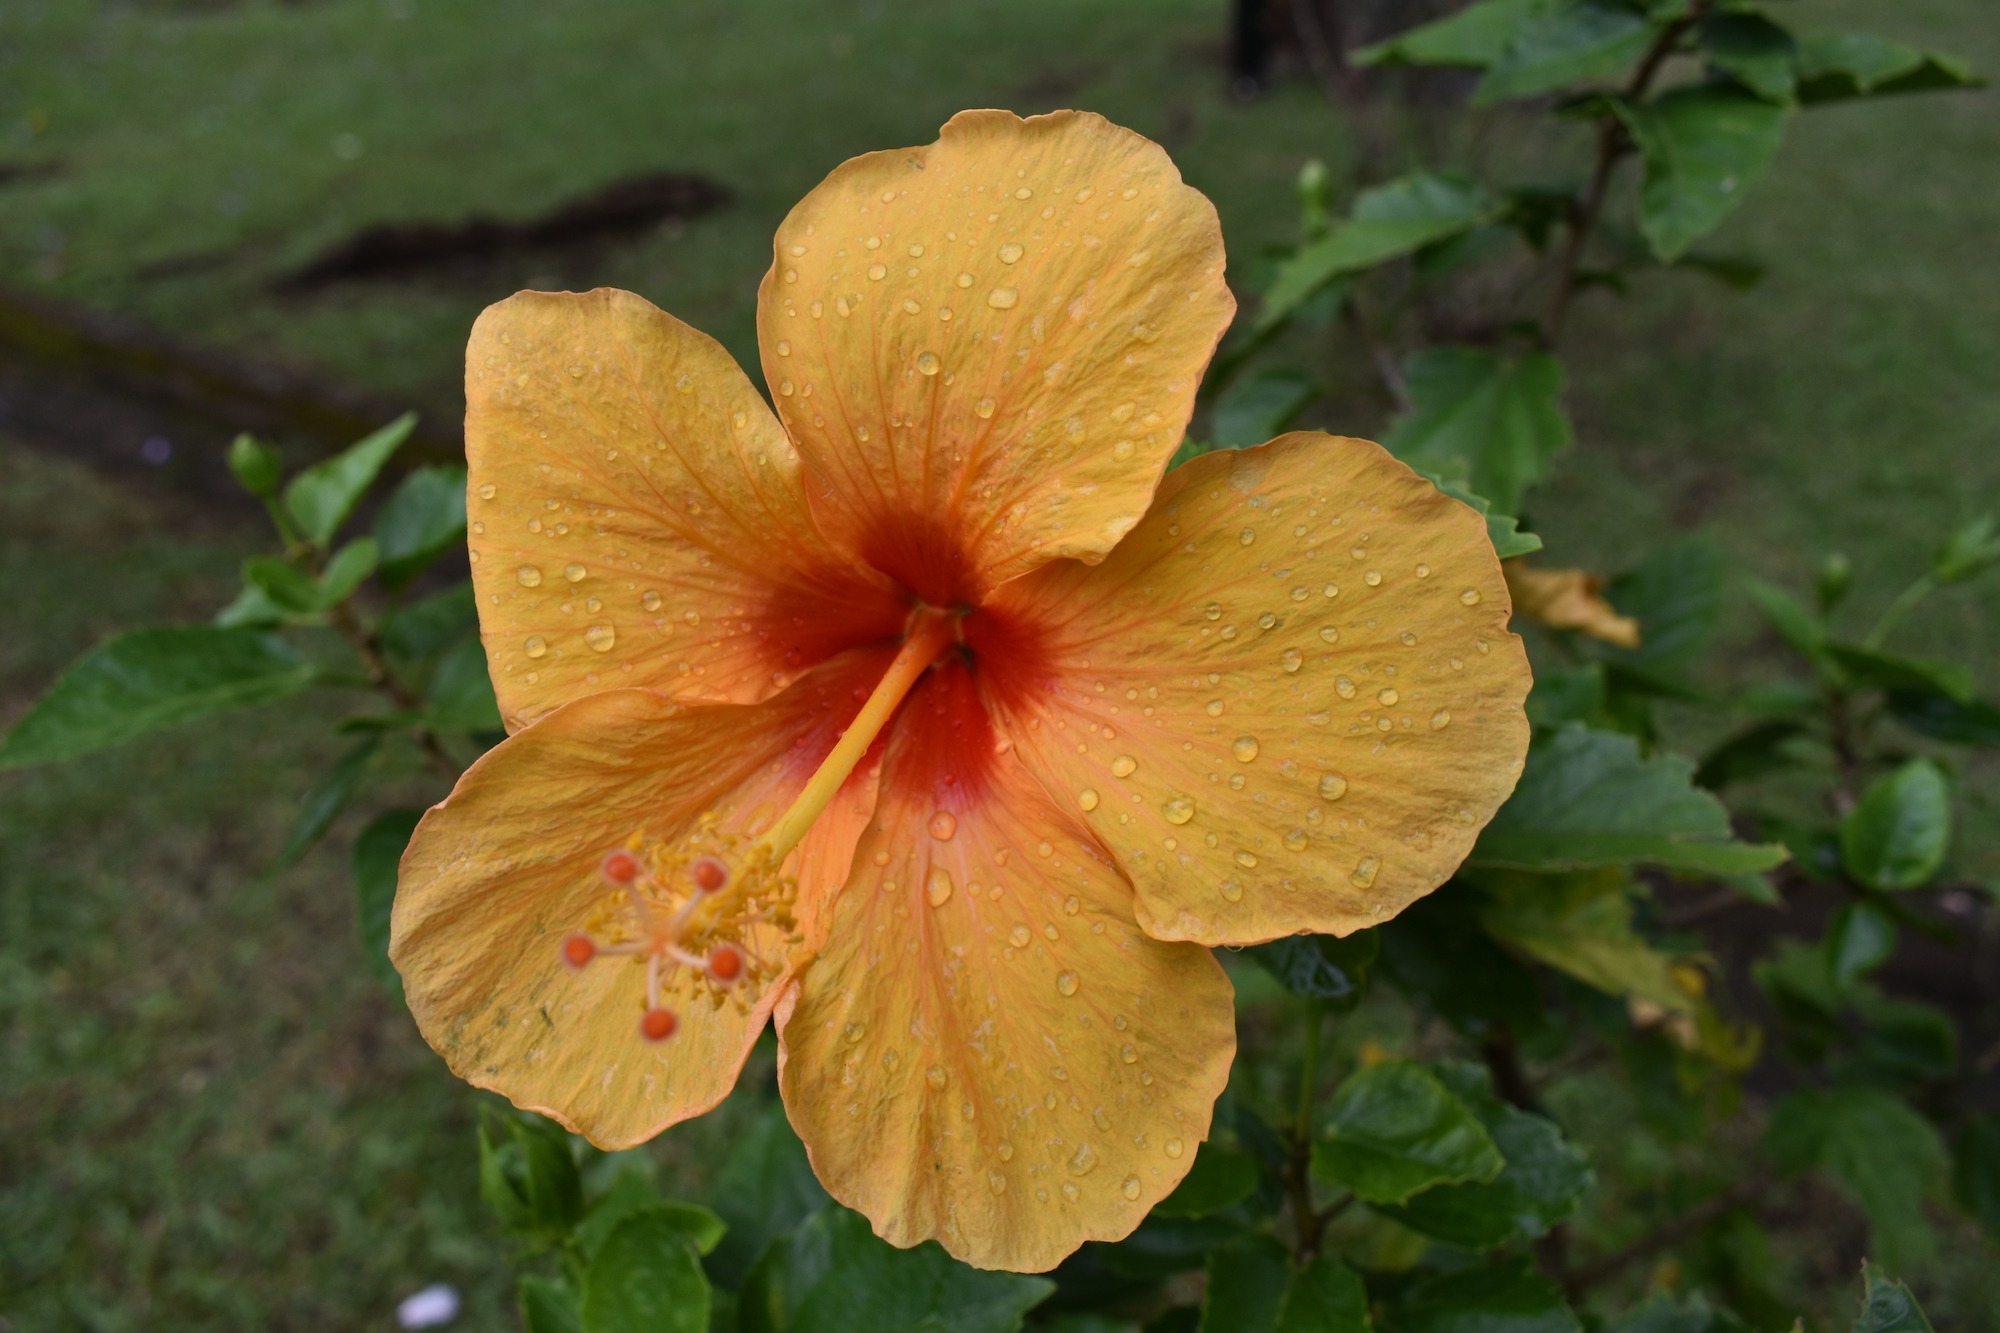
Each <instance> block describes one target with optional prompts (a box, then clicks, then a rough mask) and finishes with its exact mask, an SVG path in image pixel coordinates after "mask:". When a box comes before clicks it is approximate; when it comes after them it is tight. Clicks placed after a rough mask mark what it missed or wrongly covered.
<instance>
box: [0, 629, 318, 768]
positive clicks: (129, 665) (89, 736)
mask: <svg viewBox="0 0 2000 1333" xmlns="http://www.w3.org/2000/svg"><path fill="white" fill-rule="evenodd" d="M312 679H313V668H312V666H311V664H310V663H308V662H306V661H304V660H303V659H302V658H300V657H299V655H298V654H297V653H296V652H294V651H293V650H292V647H291V645H290V644H288V643H286V642H285V641H284V640H283V639H281V638H279V637H277V636H276V635H274V634H267V633H263V632H261V631H258V630H252V629H223V628H219V627H217V626H213V625H176V626H173V627H170V628H164V629H142V630H134V631H133V632H131V633H129V634H121V635H118V636H117V637H115V638H111V639H107V640H105V641H104V642H103V643H100V644H99V645H97V647H95V648H93V649H91V650H90V651H89V652H87V653H85V654H84V655H83V656H82V657H80V658H78V659H77V660H76V661H75V662H74V663H72V664H71V665H70V668H69V669H68V670H67V671H65V672H63V674H62V675H61V676H60V677H58V678H57V679H56V683H55V684H54V685H52V686H50V687H49V690H48V692H47V693H46V694H44V695H42V697H41V698H39V699H37V700H35V702H34V703H33V704H32V705H30V706H29V708H28V711H27V712H26V713H24V714H23V715H22V716H21V719H20V720H19V721H18V722H16V723H15V724H14V726H13V728H12V729H11V730H9V731H8V732H7V735H6V737H5V739H0V769H5V768H18V767H21V766H22V765H25V764H46V763H49V762H52V761H54V760H57V759H74V758H76V757H77V756H79V755H85V754H89V753H90V752H91V751H93V750H101V749H103V748H104V747H105V746H107V745H116V744H117V743H118V742H120V741H126V740H130V739H132V738H133V737H135V736H143V735H145V734H146V733H147V732H150V731H159V730H162V729H163V728H166V727H171V726H175V725H178V724H179V723H182V722H189V721H192V720H193V719H195V718H198V717H202V716H205V715H207V714H209V713H219V712H222V711H223V710H225V709H230V708H248V707H250V706H251V705H253V704H261V703H269V702H270V701H271V700H273V699H283V698H285V697H287V696H289V695H293V694H297V693H298V692H299V691H300V690H302V689H304V688H305V687H306V686H307V685H310V684H311V683H312Z"/></svg>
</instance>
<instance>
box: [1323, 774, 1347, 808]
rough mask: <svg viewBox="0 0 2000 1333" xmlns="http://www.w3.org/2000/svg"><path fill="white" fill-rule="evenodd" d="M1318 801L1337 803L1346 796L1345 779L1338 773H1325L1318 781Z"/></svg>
mask: <svg viewBox="0 0 2000 1333" xmlns="http://www.w3.org/2000/svg"><path fill="white" fill-rule="evenodd" d="M1319 794H1320V799H1322V800H1327V801H1337V800H1339V799H1340V798H1341V797H1343V796H1345V795H1347V779H1346V778H1344V777H1342V776H1340V774H1338V773H1327V774H1325V775H1323V776H1322V777H1321V778H1320V780H1319Z"/></svg>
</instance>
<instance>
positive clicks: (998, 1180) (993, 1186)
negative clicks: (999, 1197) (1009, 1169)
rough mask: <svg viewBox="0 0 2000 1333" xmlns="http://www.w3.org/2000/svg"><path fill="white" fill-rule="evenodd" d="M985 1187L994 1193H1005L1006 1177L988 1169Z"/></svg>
mask: <svg viewBox="0 0 2000 1333" xmlns="http://www.w3.org/2000/svg"><path fill="white" fill-rule="evenodd" d="M986 1187H987V1188H988V1189H990V1190H992V1191H993V1192H994V1193H995V1194H1005V1193H1006V1192H1007V1177H1005V1176H1003V1175H1001V1174H1000V1173H999V1172H998V1171H988V1172H987V1173H986Z"/></svg>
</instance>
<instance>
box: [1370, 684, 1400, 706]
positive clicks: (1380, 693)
mask: <svg viewBox="0 0 2000 1333" xmlns="http://www.w3.org/2000/svg"><path fill="white" fill-rule="evenodd" d="M1375 697H1376V699H1377V700H1379V701H1380V702H1382V703H1384V704H1393V703H1395V702H1396V701H1397V700H1398V699H1400V698H1402V697H1403V696H1402V695H1400V694H1398V693H1396V691H1395V690H1394V689H1393V688H1391V687H1388V686H1385V687H1383V688H1382V689H1379V690H1377V691H1376V692H1375Z"/></svg>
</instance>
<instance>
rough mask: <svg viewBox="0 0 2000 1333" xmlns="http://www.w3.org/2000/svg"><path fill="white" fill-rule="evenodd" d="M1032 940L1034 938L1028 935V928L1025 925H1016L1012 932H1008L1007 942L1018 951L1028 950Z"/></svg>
mask: <svg viewBox="0 0 2000 1333" xmlns="http://www.w3.org/2000/svg"><path fill="white" fill-rule="evenodd" d="M1032 938H1033V936H1031V935H1029V934H1028V928H1027V927H1026V926H1023V925H1016V926H1015V927H1014V928H1013V929H1012V930H1010V931H1008V932H1007V942H1008V943H1009V944H1011V945H1013V946H1014V947H1015V948H1016V949H1025V948H1027V947H1028V941H1029V940H1030V939H1032Z"/></svg>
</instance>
